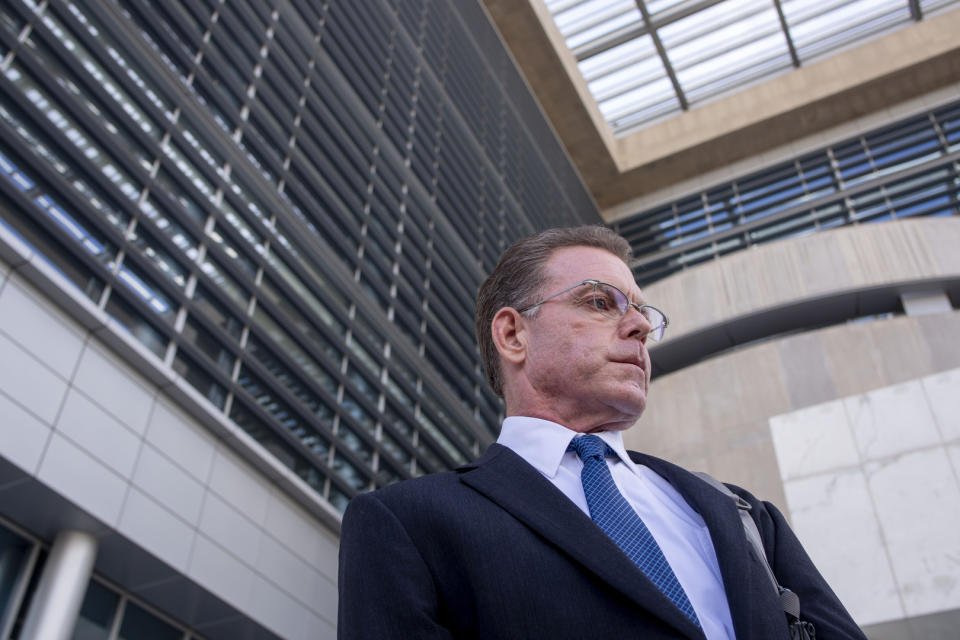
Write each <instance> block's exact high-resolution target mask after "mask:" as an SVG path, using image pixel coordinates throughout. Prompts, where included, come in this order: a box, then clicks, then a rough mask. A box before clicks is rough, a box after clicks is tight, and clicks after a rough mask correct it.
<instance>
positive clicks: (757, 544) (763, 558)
mask: <svg viewBox="0 0 960 640" xmlns="http://www.w3.org/2000/svg"><path fill="white" fill-rule="evenodd" d="M695 474H696V476H697V477H698V478H700V479H701V480H703V481H704V482H706V483H707V484H709V485H710V486H712V487H714V488H715V489H716V490H717V491H719V492H721V493H722V494H724V495H725V496H728V497H729V498H730V499H731V500H733V501H734V502H735V503H736V505H737V510H738V511H739V513H740V521H741V522H742V523H743V530H744V532H745V533H746V536H747V541H748V542H749V543H750V546H751V547H752V548H753V550H754V552H755V553H756V555H757V559H758V560H759V561H760V564H761V565H763V568H764V569H766V573H767V577H768V578H769V579H770V584H771V585H772V586H773V588H774V589H775V590H776V592H777V595H778V596H779V598H780V606H782V607H783V612H784V613H785V614H786V615H787V621H788V622H789V624H790V626H791V631H793V629H792V628H793V627H795V626H797V625H802V626H804V627H810V628H809V630H808V631H807V633H808V634H809V633H812V632H813V629H812V627H813V625H810V624H809V623H805V622H801V621H800V597H799V596H798V595H797V594H795V593H794V592H793V591H790V589H787V588H786V587H781V586H780V584H779V583H778V582H777V578H776V577H775V576H774V575H773V569H771V568H770V563H769V562H767V553H766V551H764V548H763V540H762V539H761V538H760V530H759V529H758V528H757V523H756V522H754V521H753V518H752V517H751V516H750V509H751V508H752V507H751V506H750V503H749V502H747V501H746V500H744V499H743V498H741V497H740V496H738V495H737V494H735V493H734V492H733V491H730V489H729V487H727V485H725V484H723V483H722V482H720V481H719V480H717V479H716V478H714V477H713V476H711V475H710V474H708V473H704V472H702V471H697V472H695ZM795 637H796V636H795ZM799 637H804V636H799Z"/></svg>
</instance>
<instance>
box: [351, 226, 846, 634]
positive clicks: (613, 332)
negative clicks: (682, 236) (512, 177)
mask: <svg viewBox="0 0 960 640" xmlns="http://www.w3.org/2000/svg"><path fill="white" fill-rule="evenodd" d="M629 260H630V247H629V245H628V244H627V242H626V241H625V240H624V239H622V238H621V237H619V236H617V235H616V234H615V233H613V232H612V231H610V230H608V229H606V228H603V227H576V228H569V229H552V230H548V231H545V232H543V233H540V234H537V235H534V236H531V237H530V238H526V239H524V240H522V241H520V242H519V243H517V244H516V245H514V246H513V247H511V248H510V249H508V250H507V251H506V252H505V253H504V255H503V256H502V257H501V259H500V262H499V263H498V264H497V266H496V268H495V269H494V271H493V273H492V274H491V275H490V277H489V278H488V279H487V280H486V282H485V283H484V284H483V286H482V287H481V288H480V292H479V294H478V296H477V319H476V326H477V338H478V341H479V344H480V351H481V355H482V357H483V361H484V367H485V369H486V372H487V378H488V381H489V383H490V385H491V387H492V388H493V389H494V391H495V392H497V393H498V394H499V395H502V396H503V398H504V401H505V404H506V413H507V418H506V420H504V423H503V426H502V430H501V434H500V437H499V439H498V441H497V443H496V444H494V445H491V447H490V448H489V449H488V450H487V452H486V453H485V454H484V455H483V456H482V457H481V458H480V459H479V460H477V461H476V462H474V463H472V464H468V465H466V466H463V467H460V468H459V469H457V470H455V471H451V472H447V473H440V474H435V475H431V476H424V477H422V478H418V479H416V480H411V481H408V482H402V483H399V484H396V485H393V486H390V487H386V488H384V489H381V490H379V491H375V492H373V493H368V494H364V495H361V496H358V497H357V498H355V499H354V500H353V501H352V502H351V504H350V506H349V508H348V509H347V511H346V513H345V514H344V519H343V529H342V534H341V546H340V604H339V606H340V610H339V616H340V617H339V626H338V633H339V636H340V638H345V639H353V638H360V639H368V638H417V639H434V638H437V639H439V638H445V639H451V638H496V639H500V640H502V639H509V638H554V639H556V638H649V639H655V638H697V639H703V638H707V639H709V640H716V639H732V638H738V639H739V640H746V639H755V640H778V639H783V640H787V639H788V638H789V637H790V634H789V631H788V627H787V623H786V619H785V616H784V613H783V610H782V609H781V606H780V604H779V602H778V599H777V597H776V595H775V592H774V590H773V588H772V586H771V583H770V582H769V579H768V577H767V576H766V574H765V573H764V572H765V569H764V567H763V565H762V564H761V563H760V562H758V561H757V560H756V559H755V558H754V557H753V556H751V554H750V547H749V544H748V542H747V538H746V535H745V533H744V528H743V525H742V523H741V520H740V518H739V515H738V510H737V507H736V505H735V504H734V502H733V501H732V500H731V499H730V498H729V496H725V495H723V494H722V493H720V492H719V491H718V490H717V489H715V488H714V487H712V486H710V485H709V484H707V483H705V482H703V481H702V480H700V479H699V478H698V477H696V476H694V475H693V474H691V473H689V472H687V471H685V470H683V469H680V468H679V467H676V466H674V465H672V464H670V463H668V462H665V461H663V460H658V459H656V458H652V457H650V456H646V455H643V454H639V453H635V452H630V453H629V454H628V453H627V452H626V451H625V449H624V446H623V440H622V435H621V432H622V431H623V430H624V429H627V428H629V427H631V426H632V425H633V424H634V423H635V422H636V421H637V419H638V418H639V417H640V414H641V413H643V410H644V407H645V406H646V403H647V393H648V391H649V389H650V357H649V354H648V352H647V341H648V339H650V338H653V339H657V338H659V337H660V336H662V333H663V330H664V329H665V327H666V324H667V319H666V316H664V315H663V314H662V313H661V312H659V311H658V310H657V309H655V308H653V307H650V306H648V305H646V304H645V303H644V300H643V296H642V293H641V292H640V289H639V288H638V287H637V285H636V283H635V282H634V279H633V276H632V273H631V271H630V268H629V267H628V262H629ZM583 434H586V435H583ZM735 490H736V491H737V492H738V493H739V494H740V495H741V496H743V497H744V498H745V499H746V500H747V501H749V503H750V504H751V505H752V515H753V516H754V518H755V520H756V522H757V524H758V526H759V528H760V532H761V537H762V538H763V542H764V546H765V549H766V552H767V556H768V558H769V560H770V563H771V565H772V566H773V569H774V571H775V573H776V577H777V579H778V580H779V582H780V583H781V584H782V585H784V586H785V587H788V588H790V589H792V590H793V591H794V592H796V593H797V594H798V595H799V596H800V601H801V605H802V617H803V619H805V620H807V621H810V622H812V623H813V624H814V625H815V626H816V634H817V638H818V639H820V640H835V639H844V638H857V639H863V638H864V636H863V635H862V633H861V632H860V630H859V629H858V628H857V626H856V624H855V623H854V622H853V620H851V618H850V616H849V615H848V614H847V612H846V611H845V610H844V608H843V606H842V605H841V604H840V602H839V600H837V598H836V596H835V595H834V594H833V592H832V591H831V590H830V588H829V587H828V586H827V585H826V583H825V582H824V580H823V578H822V577H821V576H820V574H819V573H818V572H817V570H816V569H815V568H814V566H813V564H812V563H811V561H810V559H809V558H808V557H807V555H806V553H804V551H803V549H802V548H801V546H800V543H799V542H798V541H797V539H796V537H795V536H794V535H793V533H792V532H791V531H790V529H789V527H788V525H787V524H786V522H785V520H784V518H783V516H782V515H781V514H780V513H779V512H778V511H777V510H776V508H774V507H773V506H772V505H769V504H766V503H763V502H759V501H757V500H756V499H755V498H753V497H752V496H751V495H750V494H748V493H746V492H744V491H742V490H739V489H735ZM638 516H639V517H638Z"/></svg>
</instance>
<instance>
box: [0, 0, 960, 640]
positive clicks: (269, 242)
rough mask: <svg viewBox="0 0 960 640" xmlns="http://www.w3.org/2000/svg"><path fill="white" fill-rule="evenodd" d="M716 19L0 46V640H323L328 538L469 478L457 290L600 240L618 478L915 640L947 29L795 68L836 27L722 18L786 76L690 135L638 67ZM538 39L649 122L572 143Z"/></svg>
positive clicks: (335, 19)
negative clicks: (767, 515)
mask: <svg viewBox="0 0 960 640" xmlns="http://www.w3.org/2000/svg"><path fill="white" fill-rule="evenodd" d="M730 1H731V0H728V2H727V3H724V2H716V1H711V0H701V1H697V2H627V3H620V4H622V5H624V7H626V8H624V7H619V5H618V6H617V7H614V6H613V5H616V4H617V3H611V2H607V3H606V4H607V5H610V6H608V7H606V9H604V11H606V13H603V12H601V11H599V10H598V11H596V12H594V9H597V8H596V7H592V8H591V7H588V6H586V5H589V4H590V3H589V2H575V1H561V0H551V1H550V2H547V3H544V2H542V1H541V0H523V1H514V0H506V1H504V0H485V2H484V3H483V5H481V4H480V3H479V2H473V1H469V2H464V1H460V0H364V1H362V2H351V1H346V0H342V1H340V0H338V1H331V2H322V3H321V2H309V1H306V0H286V1H284V2H270V1H268V0H243V1H238V2H235V1H234V0H204V1H203V2H186V1H184V2H164V3H152V2H146V1H145V0H108V1H106V2H76V1H70V0H47V1H43V2H35V1H34V0H11V1H10V2H7V3H5V4H4V5H3V6H0V72H2V73H0V173H2V175H0V189H2V192H3V197H2V200H0V545H2V546H0V640H7V639H8V638H10V639H13V638H17V639H21V638H24V639H26V638H35V637H42V638H48V637H51V638H52V637H65V638H69V637H76V638H84V639H86V638H90V639H93V638H104V639H111V640H112V639H113V638H128V639H133V638H138V639H139V638H167V637H169V638H180V639H186V638H274V637H281V638H308V637H309V638H328V637H333V636H334V634H335V623H336V571H337V568H336V554H337V532H338V527H339V517H340V514H341V513H342V511H343V509H344V508H345V506H346V504H347V503H348V501H349V499H350V498H351V497H352V496H354V495H356V494H357V493H358V492H361V491H367V490H370V489H373V488H376V487H379V486H383V485H386V484H389V483H391V482H396V481H398V480H401V479H405V478H410V477H415V476H417V475H420V474H423V473H429V472H433V471H438V470H443V469H448V468H451V467H454V466H456V465H458V464H460V463H462V462H464V461H466V460H468V459H470V458H472V457H473V456H475V455H476V454H477V453H479V452H480V451H482V450H483V449H484V448H485V447H486V446H487V445H488V444H489V443H490V442H492V441H493V440H494V439H495V437H496V432H497V430H498V427H499V422H500V419H501V417H502V406H501V405H500V403H499V402H498V400H497V399H496V398H495V397H494V396H493V395H492V394H491V393H490V392H489V390H488V389H487V388H486V384H485V381H484V377H483V374H482V371H481V369H480V364H479V359H478V357H477V354H476V348H475V346H474V339H473V298H474V295H475V291H476V288H477V286H478V285H479V283H480V282H481V281H482V278H483V277H484V276H485V274H486V273H487V272H488V271H489V270H490V269H491V268H492V266H493V264H494V263H495V261H496V259H497V257H498V255H499V253H500V252H501V250H502V249H503V248H504V247H505V246H507V245H508V244H510V243H511V242H512V241H513V240H514V239H516V238H518V237H520V236H522V235H525V234H526V233H529V232H531V231H534V230H536V229H540V228H544V227H547V226H553V225H563V224H580V223H599V222H606V223H608V224H609V225H611V226H612V227H613V228H615V229H616V230H618V231H619V232H621V233H622V234H624V236H625V237H627V238H628V239H629V240H630V241H631V242H632V243H633V246H634V248H635V253H636V255H637V256H638V258H639V265H638V268H637V271H636V274H637V277H638V281H639V282H641V284H642V285H643V286H644V287H645V289H646V292H647V297H648V298H649V299H650V300H654V301H656V304H658V306H662V307H663V308H664V309H665V310H666V311H667V312H668V314H669V315H670V317H671V321H672V322H671V331H670V334H669V335H668V338H667V340H666V341H664V342H663V343H662V344H661V345H658V347H657V348H656V350H655V351H654V353H653V358H654V361H655V369H656V375H657V378H656V380H655V382H654V388H653V391H652V393H653V394H654V396H653V397H654V400H653V401H652V402H651V404H650V408H649V410H648V412H647V414H646V415H645V416H644V418H643V419H642V420H641V422H640V424H638V425H637V426H636V427H635V428H634V429H633V430H632V431H631V432H630V436H629V443H630V444H631V445H632V446H634V447H635V448H641V449H644V450H647V451H650V452H651V453H654V454H660V455H663V456H665V457H667V458H670V459H672V460H674V461H676V462H679V463H681V464H685V465H688V466H690V467H694V468H701V469H705V470H707V471H710V472H711V473H713V474H714V475H716V476H717V477H720V478H722V479H724V480H728V481H732V482H737V483H739V484H741V485H743V486H745V487H747V488H749V489H750V490H752V491H753V492H755V493H756V494H757V495H760V496H763V497H765V498H768V499H770V500H772V501H774V502H775V503H777V504H778V505H780V506H781V508H782V509H783V510H784V511H785V512H786V513H787V514H788V516H789V517H790V518H791V519H792V522H793V524H794V526H795V528H796V529H797V531H798V533H799V534H800V535H801V537H802V538H803V539H804V542H805V543H806V545H807V547H808V548H809V549H810V550H811V553H812V554H813V555H814V559H815V560H816V561H817V562H818V564H819V565H820V566H821V569H822V570H823V571H824V572H825V573H826V574H827V575H828V577H830V579H831V581H832V582H833V583H834V584H835V585H837V589H838V591H839V592H840V595H841V597H842V598H843V599H844V601H845V602H846V603H847V605H848V606H849V607H850V608H851V610H852V611H853V613H854V615H855V617H856V618H857V619H858V620H859V621H861V623H863V624H864V625H866V626H867V628H868V630H869V632H870V634H871V637H872V638H891V639H892V638H911V637H912V638H936V637H944V638H946V637H951V636H949V635H947V633H948V632H945V631H944V630H952V629H954V628H955V627H956V620H957V616H958V615H960V613H958V612H960V596H958V593H960V592H958V591H957V590H956V589H955V588H954V587H951V586H950V585H953V584H960V575H957V572H956V571H955V570H954V569H952V568H951V567H952V565H951V564H950V563H949V558H951V557H956V556H957V554H958V553H960V549H958V548H957V542H956V537H955V536H952V537H951V536H948V535H940V534H936V532H941V533H942V532H945V531H953V530H955V528H956V525H957V524H958V523H957V522H956V518H957V513H960V486H958V485H957V482H956V478H957V477H958V474H960V472H958V470H960V457H958V446H960V442H958V440H957V438H958V434H960V427H958V425H957V423H956V416H957V415H960V412H958V411H957V410H956V409H957V407H956V406H955V403H956V400H955V399H954V398H955V395H956V394H955V393H951V389H954V388H955V387H956V383H957V381H958V375H957V373H956V370H957V368H958V367H960V348H958V346H957V345H960V316H958V312H957V311H956V307H957V305H958V302H960V264H958V261H960V250H958V249H957V247H960V227H958V223H960V217H958V213H960V206H958V195H957V194H958V182H960V179H958V175H960V170H958V155H957V154H958V149H960V147H958V144H960V124H958V123H960V41H958V40H957V38H956V36H955V34H956V33H957V32H958V31H960V10H958V9H956V8H954V6H953V5H954V4H955V3H951V2H944V1H942V0H933V1H929V0H921V1H920V2H903V3H900V4H901V5H903V6H899V5H898V6H896V7H894V6H893V3H892V2H891V3H887V4H889V5H890V6H889V7H886V5H884V8H883V10H882V11H880V9H878V10H877V11H878V12H880V13H878V14H877V15H878V16H879V17H877V18H876V20H874V21H873V22H869V21H866V22H864V21H862V20H861V21H860V22H858V23H857V24H858V25H860V26H858V27H856V29H857V30H859V31H857V33H858V34H859V35H856V36H855V37H854V36H851V37H848V36H847V35H844V34H842V33H841V34H839V35H838V34H834V35H833V36H831V37H833V40H832V41H831V42H833V44H831V45H830V46H827V45H826V44H824V45H823V46H821V44H818V40H817V38H818V37H819V36H818V35H817V34H815V33H814V34H812V35H811V32H810V31H809V30H807V31H805V32H804V31H803V28H802V27H801V26H800V25H799V24H798V23H797V22H796V21H798V20H801V19H802V18H803V16H804V15H806V14H810V15H813V14H816V15H815V16H814V17H816V18H818V19H821V18H823V15H826V16H827V18H829V11H828V10H827V9H826V8H825V7H827V5H829V7H832V9H830V10H834V9H836V10H839V9H837V7H839V6H840V5H841V4H843V3H826V4H824V5H823V6H822V7H820V8H819V9H817V11H813V10H812V9H809V8H808V9H803V7H801V6H800V5H802V4H803V3H791V2H787V1H784V2H783V3H781V2H779V1H774V0H771V1H770V2H766V0H764V2H762V3H761V2H760V1H759V0H757V1H756V2H753V5H756V7H754V8H755V9H756V10H757V12H759V13H762V14H763V16H766V17H765V18H764V19H767V18H769V17H770V15H773V16H774V17H776V15H777V14H776V11H779V12H780V14H781V15H782V17H783V20H784V22H783V23H782V24H783V29H784V33H785V34H787V35H786V36H785V37H786V39H787V41H788V42H791V43H792V45H791V46H792V47H793V49H794V52H793V56H792V57H791V55H790V53H789V51H790V48H791V47H787V49H786V51H787V55H786V58H784V59H783V60H780V58H778V60H780V62H784V60H785V61H786V62H784V64H779V63H778V65H779V66H777V68H776V70H775V71H776V73H774V74H773V75H769V76H768V75H763V74H759V72H758V74H756V75H750V74H749V73H747V74H746V75H744V74H741V77H740V79H739V80H737V82H732V84H729V86H726V85H724V86H723V87H719V89H718V90H717V91H703V92H701V93H699V94H698V93H697V92H696V90H691V89H690V87H689V86H688V85H686V84H685V82H686V78H687V76H686V75H683V74H684V73H686V72H685V71H684V70H683V68H682V65H678V66H677V68H676V69H671V64H670V61H671V60H673V58H671V54H670V52H669V47H670V46H672V44H680V45H682V44H683V42H681V41H680V40H682V38H680V40H677V39H676V38H674V41H671V40H670V35H669V33H670V31H671V29H672V30H673V32H674V34H675V35H676V33H680V32H682V31H683V30H682V29H680V27H682V26H683V25H684V24H686V22H685V21H687V20H702V19H703V18H704V16H705V15H713V14H712V13H711V14H705V13H703V12H708V11H713V12H717V11H720V10H721V9H723V7H724V5H726V4H728V3H730ZM601 4H603V3H601ZM734 4H737V6H739V7H740V9H739V11H740V14H738V15H742V16H748V15H750V11H752V10H753V9H751V7H752V6H753V5H751V4H750V2H746V3H745V2H736V3H734ZM761 4H764V7H760V5H761ZM767 4H769V5H770V6H766V5H767ZM781 4H782V5H783V6H781ZM627 5H629V6H627ZM741 5H743V6H741ZM747 5H750V6H747ZM791 5H793V6H791ZM578 7H579V10H581V11H584V12H585V15H587V17H588V18H589V19H590V20H592V21H593V22H596V23H597V24H594V25H593V26H592V27H590V28H592V29H599V30H600V32H602V31H603V28H602V24H603V20H600V17H602V16H603V15H612V14H615V13H617V12H620V13H619V14H618V15H628V14H629V16H634V14H636V15H635V16H634V17H633V19H634V20H635V21H636V22H635V23H632V24H626V25H621V27H622V28H623V31H622V33H620V35H618V36H616V37H623V38H627V37H628V36H630V37H634V36H636V37H641V38H647V39H649V41H650V43H653V41H654V40H655V39H661V37H662V39H661V42H660V48H659V49H658V48H657V47H656V46H653V48H649V47H648V49H649V50H648V51H647V54H648V57H651V56H652V57H651V59H654V60H655V59H659V60H660V61H661V62H662V63H663V64H664V65H666V66H665V67H664V74H665V75H664V77H665V78H668V79H669V76H670V75H671V73H672V74H673V75H674V76H676V78H675V82H673V83H672V85H673V89H674V90H675V97H672V98H669V100H668V101H674V102H675V103H676V104H675V105H674V106H675V107H677V109H676V110H675V111H676V113H674V112H673V111H670V112H669V113H668V112H667V111H664V112H663V113H660V112H657V113H656V114H654V117H651V118H650V119H649V121H645V122H643V123H639V121H634V120H630V118H632V117H633V116H624V118H625V119H624V120H622V121H618V122H619V123H613V122H612V121H608V120H607V119H606V116H607V115H609V113H608V111H604V110H601V109H600V108H599V106H598V103H597V102H596V100H595V99H594V98H592V97H591V96H592V94H591V93H590V90H589V89H590V87H589V86H588V83H587V81H586V80H584V77H583V76H578V75H577V74H576V73H572V71H571V70H576V69H578V68H579V67H578V62H577V57H578V56H582V55H584V54H585V52H586V53H590V51H588V49H589V48H590V47H589V46H587V47H586V49H580V50H579V52H575V51H574V50H575V49H576V48H577V47H573V48H568V47H567V46H566V45H565V44H564V42H565V41H564V33H561V29H560V28H558V27H557V23H555V22H553V18H552V17H551V15H552V14H551V12H553V14H557V13H558V12H562V11H563V10H564V8H566V9H567V10H573V9H577V8H578ZM584 7H586V8H584ZM798 8H799V9H800V10H798ZM761 9H762V11H761ZM771 12H774V13H771ZM811 12H812V13H811ZM759 13H758V15H759ZM821 14H822V15H821ZM637 16H639V17H637ZM611 19H613V18H611ZM826 21H827V22H829V19H827V20H826ZM821 22H823V20H821ZM765 24H766V23H765ZM770 24H771V25H772V24H773V22H770ZM671 25H673V26H672V27H671ZM864 25H866V26H864ZM768 26H769V25H768ZM618 28H619V27H618ZM771 28H773V27H771ZM777 28H779V27H777ZM564 29H567V31H568V32H569V31H570V29H571V28H570V25H569V23H567V24H566V25H565V26H564ZM798 29H799V31H798ZM694 31H695V30H694ZM841 31H842V30H841ZM598 33H599V32H598ZM684 33H687V35H686V36H684V37H686V38H688V39H690V41H691V42H693V39H695V38H694V37H693V36H691V35H689V34H690V33H693V31H688V32H684ZM797 33H800V34H801V35H799V36H797ZM803 34H806V35H803ZM608 36H609V34H606V35H604V34H603V33H601V34H600V35H599V36H598V38H599V39H600V40H602V41H603V42H604V44H603V46H604V47H613V46H616V45H615V43H614V39H615V38H614V39H609V38H608ZM795 36H796V41H795V42H794V39H795ZM604 38H607V40H604ZM803 38H807V39H806V40H804V39H803ZM627 39H628V38H627ZM627 39H625V40H624V42H627ZM671 42H672V44H671ZM837 43H839V44H837ZM581 44H582V45H583V46H586V45H585V44H584V43H581ZM741 44H744V43H740V44H738V46H740V45H741ZM747 44H749V43H747ZM578 46H579V45H578ZM744 46H746V45H744ZM818 47H819V48H818ZM594 48H595V49H596V47H594ZM781 57H782V56H781ZM774 66H776V65H774ZM691 68H692V67H691ZM745 68H746V69H752V67H750V65H749V64H748V65H747V67H745ZM771 68H772V67H771ZM791 69H792V70H791ZM768 70H769V69H768ZM751 73H752V72H751ZM748 76H749V77H748ZM662 80H663V78H660V80H659V81H661V82H662ZM715 88H716V87H715ZM664 104H666V102H664ZM671 104H673V102H671ZM541 109H542V110H541ZM604 109H607V107H604ZM654 111H655V110H654ZM644 113H646V114H647V115H650V113H653V112H651V111H650V110H649V109H648V110H647V111H646V112H644ZM644 117H646V116H644ZM624 123H625V124H624ZM641 124H642V126H641ZM621 125H622V126H621ZM901 218H911V219H902V220H901ZM874 222H875V223H876V224H871V223H874ZM885 416H888V417H885ZM889 416H893V417H892V418H890V417H889ZM906 422H909V423H910V425H911V426H909V427H905V426H904V423H906ZM877 443H880V444H877ZM798 451H799V452H801V453H800V455H799V457H798V454H797V452H798ZM832 487H840V489H839V490H833V489H832ZM931 502H932V503H933V504H931ZM903 504H909V505H913V506H915V507H916V508H915V509H914V510H909V509H908V510H904V509H902V508H899V505H903ZM833 531H843V532H851V533H846V534H844V535H839V534H836V535H832V532H833ZM852 532H856V533H860V534H862V535H860V536H859V537H858V536H856V535H855V534H854V533H852ZM844 536H845V537H844ZM838 538H840V539H843V540H845V541H850V543H846V544H847V546H843V545H839V546H838V544H837V539H838ZM851 543H852V544H851ZM915 567H924V568H925V569H924V570H915V569H914V568H915ZM929 567H932V569H929V570H927V569H926V568H929ZM57 633H61V634H63V635H60V636H55V635H52V634H57ZM937 634H940V635H937Z"/></svg>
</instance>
